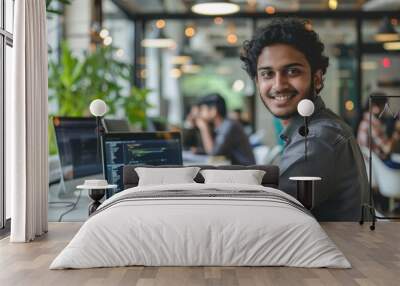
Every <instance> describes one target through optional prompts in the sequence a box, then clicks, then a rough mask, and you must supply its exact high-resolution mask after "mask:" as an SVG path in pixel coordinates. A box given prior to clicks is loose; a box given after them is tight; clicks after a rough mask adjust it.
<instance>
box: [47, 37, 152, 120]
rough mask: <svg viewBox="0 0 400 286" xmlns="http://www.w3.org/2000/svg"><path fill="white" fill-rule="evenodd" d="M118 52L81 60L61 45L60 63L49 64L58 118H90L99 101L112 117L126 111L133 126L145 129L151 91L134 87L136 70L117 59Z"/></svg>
mask: <svg viewBox="0 0 400 286" xmlns="http://www.w3.org/2000/svg"><path fill="white" fill-rule="evenodd" d="M116 51H117V49H116V48H114V47H111V46H104V47H98V48H97V49H96V50H95V51H94V52H92V53H87V54H85V55H84V56H83V57H77V56H75V55H74V54H73V53H72V50H71V49H70V47H69V46H68V44H67V43H66V42H63V43H62V44H61V56H60V62H56V61H50V62H49V100H50V101H52V102H55V103H56V104H57V106H58V111H57V112H56V113H57V115H58V116H89V105H90V102H91V101H92V100H94V99H97V98H99V99H102V100H104V101H105V102H106V103H107V105H108V107H109V112H108V114H115V113H116V111H117V110H119V109H121V110H124V111H125V115H126V117H127V119H128V120H129V122H130V123H131V124H134V125H140V127H142V128H144V127H145V125H146V110H147V109H148V108H149V107H151V105H150V104H149V103H148V102H147V101H148V94H149V92H150V90H148V89H140V88H137V87H131V86H130V79H131V78H132V67H131V66H130V65H128V64H126V63H123V62H120V61H119V60H117V59H116V58H115V56H114V55H115V52H116Z"/></svg>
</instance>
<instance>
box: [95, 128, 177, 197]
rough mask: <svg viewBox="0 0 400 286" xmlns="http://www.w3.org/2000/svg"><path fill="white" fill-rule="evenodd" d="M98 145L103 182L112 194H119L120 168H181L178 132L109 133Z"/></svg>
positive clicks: (120, 182) (120, 184)
mask: <svg viewBox="0 0 400 286" xmlns="http://www.w3.org/2000/svg"><path fill="white" fill-rule="evenodd" d="M102 145H103V160H104V161H103V168H104V174H105V178H106V180H107V181H108V183H109V184H115V185H117V186H118V188H117V190H116V192H120V191H122V190H123V181H122V168H123V166H124V165H182V145H181V134H180V133H179V132H141V133H109V134H105V135H104V136H103V137H102Z"/></svg>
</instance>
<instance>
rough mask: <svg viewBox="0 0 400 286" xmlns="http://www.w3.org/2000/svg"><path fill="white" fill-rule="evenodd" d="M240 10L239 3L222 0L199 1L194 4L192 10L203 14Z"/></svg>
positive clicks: (230, 12)
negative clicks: (223, 0) (216, 0)
mask: <svg viewBox="0 0 400 286" xmlns="http://www.w3.org/2000/svg"><path fill="white" fill-rule="evenodd" d="M239 10H240V7H239V5H237V4H233V3H228V2H222V1H218V2H205V3H198V4H195V5H193V6H192V12H193V13H196V14H201V15H228V14H233V13H236V12H238V11H239Z"/></svg>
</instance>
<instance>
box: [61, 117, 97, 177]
mask: <svg viewBox="0 0 400 286" xmlns="http://www.w3.org/2000/svg"><path fill="white" fill-rule="evenodd" d="M53 125H54V131H55V134H56V140H57V147H58V153H59V156H60V162H61V168H62V172H63V176H64V180H71V179H76V178H81V177H86V176H90V175H95V174H101V171H102V165H101V154H100V152H98V151H97V148H100V144H101V142H98V144H97V134H96V126H97V125H96V119H95V118H94V117H93V118H85V117H58V116H56V117H53Z"/></svg>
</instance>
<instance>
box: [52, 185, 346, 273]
mask: <svg viewBox="0 0 400 286" xmlns="http://www.w3.org/2000/svg"><path fill="white" fill-rule="evenodd" d="M209 189H214V190H218V191H233V190H234V191H239V190H240V191H246V190H258V191H260V190H261V191H265V192H268V193H269V194H276V195H280V196H283V197H285V198H287V199H289V200H291V201H293V202H297V201H296V200H295V199H294V198H292V197H291V196H289V195H287V194H285V193H283V192H281V191H279V190H277V189H273V188H267V187H262V186H254V185H238V184H235V185H233V184H179V185H164V186H147V187H135V188H131V189H128V190H125V191H123V192H121V193H118V194H117V195H114V196H113V197H111V198H110V199H108V200H107V201H105V202H104V203H103V204H102V205H101V206H100V208H99V209H102V208H103V210H102V211H100V212H98V213H97V214H95V215H94V216H92V217H90V218H89V219H88V220H87V221H86V222H85V224H84V225H83V226H82V227H81V229H80V230H79V232H78V233H77V234H76V235H75V237H74V238H73V239H72V241H71V242H70V243H69V244H68V245H67V247H65V249H64V250H63V251H62V252H61V253H60V254H59V255H58V256H57V257H56V259H55V260H54V261H53V262H52V264H51V265H50V269H63V268H91V267H113V266H127V265H145V266H189V265H190V266H194V265H199V266H200V265H204V266H206V265H214V266H242V265H243V266H244V265H246V266H294V267H332V268H350V267H351V266H350V263H349V262H348V261H347V259H346V258H345V257H344V255H343V254H342V252H341V251H340V250H338V248H337V247H336V246H335V244H334V243H333V242H332V241H331V240H330V238H329V237H328V236H327V234H326V233H325V232H324V230H323V229H322V228H321V226H320V225H319V224H318V222H317V221H316V220H315V219H314V218H313V217H312V216H311V215H309V214H307V213H305V212H303V211H301V210H299V208H296V207H293V206H291V205H290V204H285V203H282V202H278V201H274V200H264V199H262V198H251V197H249V198H245V197H241V198H235V197H226V198H225V197H223V198H220V197H201V198H198V197H182V198H179V197H177V198H150V199H145V198H143V199H138V200H126V201H121V202H119V203H115V201H116V200H118V199H120V198H121V197H122V196H126V195H129V194H130V193H132V192H146V191H160V192H162V191H168V190H192V191H193V190H198V191H199V192H200V191H203V192H206V191H207V190H209ZM135 194H137V193H135ZM113 202H114V203H115V204H113ZM297 203H298V202H297ZM298 204H299V203H298Z"/></svg>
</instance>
